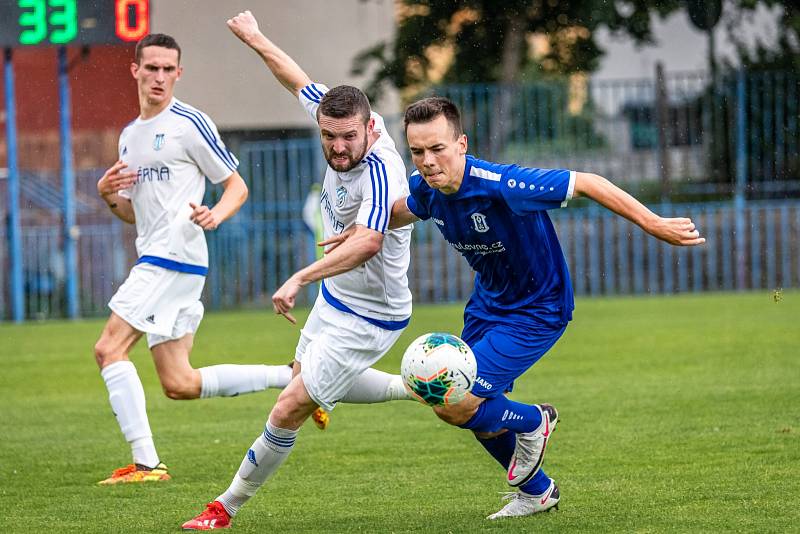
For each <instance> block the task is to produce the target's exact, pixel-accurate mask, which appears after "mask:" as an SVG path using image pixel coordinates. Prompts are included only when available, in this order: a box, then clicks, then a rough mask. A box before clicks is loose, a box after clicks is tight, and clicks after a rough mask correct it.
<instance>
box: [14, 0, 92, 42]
mask: <svg viewBox="0 0 800 534" xmlns="http://www.w3.org/2000/svg"><path fill="white" fill-rule="evenodd" d="M17 5H18V6H19V7H20V9H21V10H22V13H21V14H20V16H19V25H20V27H21V28H23V30H22V31H21V32H20V34H19V42H20V44H24V45H33V44H38V43H41V42H42V41H43V40H44V39H45V37H47V33H48V32H47V30H48V28H49V29H50V39H49V41H50V42H51V43H53V44H66V43H69V42H70V41H72V40H73V39H74V38H75V36H76V35H78V8H77V5H76V0H17ZM48 7H49V8H50V16H49V17H48V14H47V11H48Z"/></svg>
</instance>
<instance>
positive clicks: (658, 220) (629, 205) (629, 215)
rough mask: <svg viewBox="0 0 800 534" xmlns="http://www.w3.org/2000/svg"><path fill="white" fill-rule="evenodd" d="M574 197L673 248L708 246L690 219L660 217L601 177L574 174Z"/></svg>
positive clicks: (588, 174)
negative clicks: (584, 200) (586, 200)
mask: <svg viewBox="0 0 800 534" xmlns="http://www.w3.org/2000/svg"><path fill="white" fill-rule="evenodd" d="M574 196H585V197H588V198H591V199H592V200H594V201H595V202H597V203H598V204H601V205H603V206H605V207H606V208H608V209H610V210H611V211H613V212H614V213H616V214H617V215H621V216H623V217H625V218H626V219H628V220H629V221H631V222H633V223H634V224H637V225H639V226H640V227H641V228H642V229H643V230H644V231H645V232H647V233H648V234H650V235H652V236H654V237H657V238H658V239H661V240H662V241H666V242H667V243H669V244H671V245H682V246H691V245H702V244H703V243H705V242H706V240H705V238H703V237H700V232H698V231H697V229H696V228H695V226H694V223H693V222H692V220H691V219H689V218H686V217H660V216H659V215H657V214H655V213H653V212H652V211H650V210H649V209H647V207H646V206H645V205H644V204H642V203H641V202H639V201H638V200H636V199H635V198H633V197H632V196H631V195H629V194H628V193H626V192H625V191H623V190H622V189H620V188H619V187H617V186H615V185H614V184H612V183H611V182H609V181H608V180H606V179H605V178H603V177H602V176H598V175H596V174H591V173H586V172H577V173H575V189H574Z"/></svg>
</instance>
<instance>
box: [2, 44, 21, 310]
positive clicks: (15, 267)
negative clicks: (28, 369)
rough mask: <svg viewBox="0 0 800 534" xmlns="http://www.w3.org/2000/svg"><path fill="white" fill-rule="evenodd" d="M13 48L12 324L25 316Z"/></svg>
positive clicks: (9, 74)
mask: <svg viewBox="0 0 800 534" xmlns="http://www.w3.org/2000/svg"><path fill="white" fill-rule="evenodd" d="M12 55H13V53H12V51H11V49H10V48H6V49H5V64H4V66H3V73H4V76H5V89H6V90H5V100H6V136H7V137H8V141H7V148H6V150H7V152H8V156H7V158H8V255H9V260H10V263H11V278H10V282H11V288H10V291H9V292H10V294H11V318H12V319H13V320H14V322H15V323H21V322H22V321H23V320H24V319H25V287H24V282H23V280H22V228H21V226H20V214H19V187H20V184H19V165H18V163H17V113H16V107H15V106H16V102H15V98H14V66H13V62H12Z"/></svg>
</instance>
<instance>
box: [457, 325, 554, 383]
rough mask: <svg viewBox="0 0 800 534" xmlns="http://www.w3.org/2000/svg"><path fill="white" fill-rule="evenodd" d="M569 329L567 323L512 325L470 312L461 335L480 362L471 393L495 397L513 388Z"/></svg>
mask: <svg viewBox="0 0 800 534" xmlns="http://www.w3.org/2000/svg"><path fill="white" fill-rule="evenodd" d="M566 329H567V326H566V325H563V326H546V325H542V324H531V323H521V324H514V325H511V324H508V323H500V322H491V321H486V320H485V319H482V318H478V317H475V316H469V315H467V316H466V317H465V322H464V331H463V332H462V334H461V338H462V339H463V340H464V341H466V342H467V344H468V345H469V346H470V348H471V349H472V352H473V353H474V354H475V360H476V361H477V362H478V378H477V380H475V385H474V386H473V387H472V394H473V395H475V396H477V397H483V398H492V397H496V396H498V395H502V394H503V393H505V392H506V391H511V388H512V387H513V386H514V380H516V379H517V378H519V377H520V376H522V374H523V373H524V372H525V371H527V370H528V369H530V367H531V366H532V365H533V364H534V363H536V362H537V361H538V360H539V358H541V357H542V356H544V354H545V353H546V352H547V351H548V350H550V348H551V347H552V346H553V345H555V344H556V341H558V339H559V338H560V337H561V335H562V334H563V333H564V330H566Z"/></svg>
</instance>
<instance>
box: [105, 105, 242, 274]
mask: <svg viewBox="0 0 800 534" xmlns="http://www.w3.org/2000/svg"><path fill="white" fill-rule="evenodd" d="M119 159H120V160H122V161H123V162H125V163H126V164H127V166H128V169H127V170H128V171H134V172H136V182H135V183H134V185H133V186H132V187H130V188H128V189H125V190H122V191H120V193H119V194H120V196H123V197H125V198H129V199H130V200H131V202H132V203H133V211H134V213H135V214H136V234H137V236H136V252H137V253H138V255H139V262H140V263H143V262H144V263H152V264H155V265H160V266H161V267H164V268H167V269H172V270H175V271H182V272H188V273H193V274H203V275H204V274H206V272H207V271H208V247H207V246H206V238H205V235H204V233H203V229H202V228H201V227H200V226H198V225H196V224H195V223H193V222H192V221H191V220H190V219H189V216H190V215H191V213H192V208H191V207H190V206H189V203H190V202H192V203H194V204H195V205H198V206H199V205H200V204H201V203H202V201H203V195H204V194H205V190H206V178H208V179H209V180H211V182H213V183H215V184H216V183H220V182H222V181H224V180H225V179H226V178H228V177H229V176H231V175H232V174H233V173H234V171H236V167H237V166H238V165H239V162H238V161H237V160H236V158H235V157H234V156H233V154H231V153H230V152H228V149H227V148H226V147H225V145H224V143H223V142H222V140H221V139H220V136H219V132H218V131H217V127H216V126H215V125H214V123H213V122H212V121H211V119H210V118H209V117H208V115H206V114H205V113H203V112H201V111H199V110H197V109H195V108H193V107H191V106H189V105H187V104H184V103H183V102H181V101H180V100H178V99H176V98H173V99H172V101H171V102H170V104H169V106H167V107H166V108H164V111H162V112H161V113H159V114H158V115H156V116H155V117H152V118H150V119H141V118H137V119H136V120H134V121H133V122H132V123H130V124H129V125H128V126H126V127H125V129H124V130H122V134H120V137H119Z"/></svg>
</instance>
